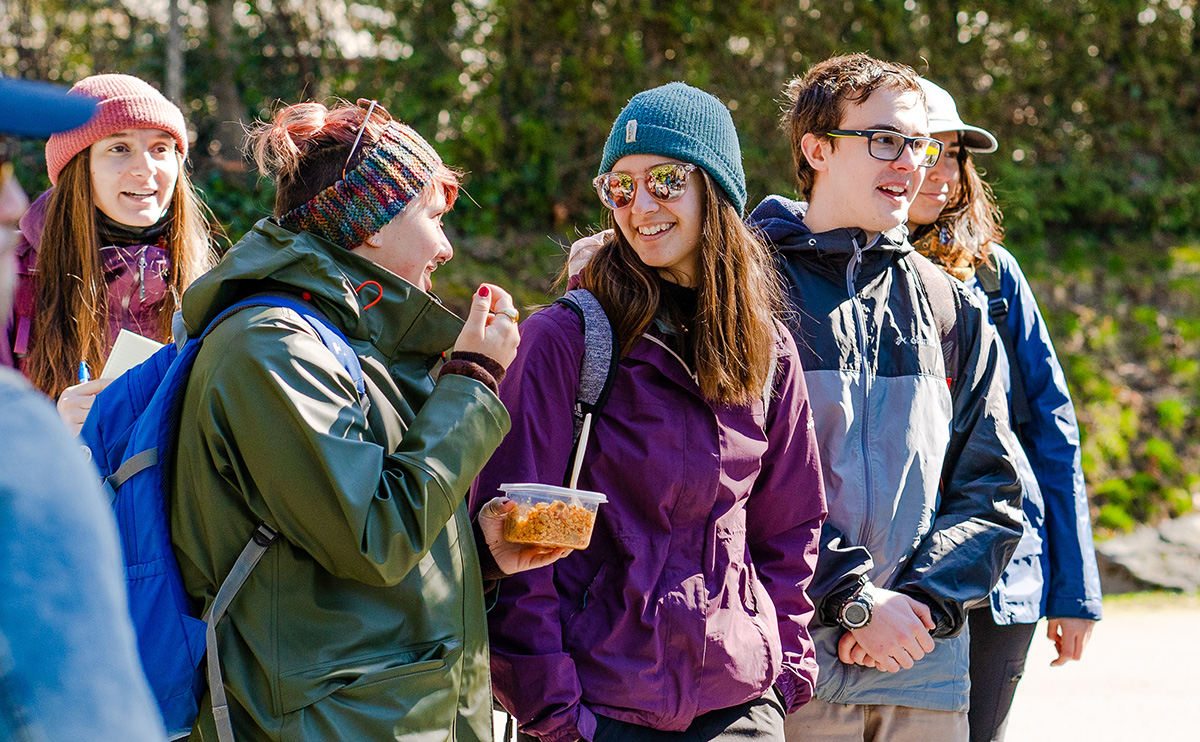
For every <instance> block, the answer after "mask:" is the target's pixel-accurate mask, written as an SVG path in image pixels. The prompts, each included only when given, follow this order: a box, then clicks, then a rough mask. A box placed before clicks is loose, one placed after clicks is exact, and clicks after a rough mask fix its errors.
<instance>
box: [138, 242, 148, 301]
mask: <svg viewBox="0 0 1200 742" xmlns="http://www.w3.org/2000/svg"><path fill="white" fill-rule="evenodd" d="M138 283H139V284H141V285H140V287H139V288H138V299H139V300H141V301H146V248H145V247H144V246H143V247H142V251H141V252H140V253H138Z"/></svg>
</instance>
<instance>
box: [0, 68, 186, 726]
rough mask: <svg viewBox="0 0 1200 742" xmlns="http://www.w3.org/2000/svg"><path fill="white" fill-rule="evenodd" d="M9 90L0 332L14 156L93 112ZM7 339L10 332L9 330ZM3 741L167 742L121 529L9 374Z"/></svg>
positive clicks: (8, 288)
mask: <svg viewBox="0 0 1200 742" xmlns="http://www.w3.org/2000/svg"><path fill="white" fill-rule="evenodd" d="M65 92H66V91H65V89H64V88H59V87H57V86H53V85H47V84H44V83H34V82H28V81H24V80H13V79H8V78H0V320H3V319H7V318H8V315H9V309H10V306H11V302H12V294H13V283H14V280H15V274H14V271H15V264H14V260H13V250H14V249H15V247H16V244H17V232H16V230H17V222H18V220H19V219H20V218H21V215H22V214H23V213H24V212H25V209H26V207H27V206H28V205H29V201H28V200H27V199H26V197H25V193H24V192H23V191H22V190H21V187H20V186H19V185H18V184H17V181H16V179H15V178H13V177H12V170H13V169H12V161H13V157H14V155H15V151H16V147H15V145H16V142H15V141H14V140H13V139H11V138H9V137H10V136H26V137H38V138H42V137H46V136H48V135H50V134H53V133H55V132H59V131H65V130H68V129H72V128H74V127H76V126H79V125H80V124H83V123H84V122H85V121H87V120H88V118H89V117H90V116H91V115H92V112H93V110H94V109H95V102H94V101H91V100H90V99H87V98H83V97H81V96H67V95H66V94H65ZM0 329H2V328H0ZM0 442H2V444H0V524H3V525H2V526H0V596H3V598H2V599H0V740H10V739H11V740H33V739H45V740H67V739H87V740H99V741H101V742H151V741H153V740H162V739H164V738H165V732H164V730H163V726H162V722H161V721H160V719H159V716H158V709H157V708H155V705H154V699H153V698H152V697H151V695H150V689H149V687H148V686H147V685H146V677H145V675H144V674H143V673H142V665H141V661H140V660H139V659H138V655H137V648H136V646H135V643H134V635H133V625H132V624H131V622H130V619H129V608H128V607H127V604H126V596H125V579H124V570H123V567H122V564H121V550H120V545H119V544H118V542H117V533H116V524H115V523H114V521H113V515H112V510H111V509H110V508H109V505H108V501H107V499H106V498H105V497H104V495H102V494H101V492H100V483H99V477H98V476H97V475H96V470H95V469H94V468H93V467H92V466H91V465H90V464H89V463H88V462H87V461H86V460H85V458H84V455H83V453H82V452H81V451H80V448H79V445H78V444H77V442H76V441H75V440H74V439H73V438H72V437H71V436H70V435H69V434H68V433H67V431H66V429H65V428H64V427H63V425H62V423H61V422H60V421H59V418H58V413H57V412H55V410H54V406H53V405H52V404H51V403H50V401H49V400H48V399H46V398H45V397H44V396H43V395H41V394H40V393H38V392H36V391H34V390H33V388H32V387H30V386H29V384H28V383H27V382H26V381H25V379H24V378H23V377H21V376H20V374H18V373H17V372H16V371H14V370H12V369H9V368H3V367H0Z"/></svg>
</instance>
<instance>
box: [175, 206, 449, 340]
mask: <svg viewBox="0 0 1200 742" xmlns="http://www.w3.org/2000/svg"><path fill="white" fill-rule="evenodd" d="M368 282H374V284H377V285H378V287H379V288H380V289H382V293H381V294H379V300H378V301H377V302H376V295H377V289H376V286H375V285H372V284H370V283H368ZM360 287H361V288H362V292H361V294H360V293H359V292H358V291H357V290H356V289H357V288H360ZM263 291H286V292H289V293H293V294H296V295H301V294H303V293H306V292H307V293H308V294H309V295H310V296H311V299H309V300H310V301H311V302H312V304H313V305H314V306H316V307H317V309H319V310H320V311H321V312H322V313H323V314H325V316H326V317H328V318H329V319H330V320H331V321H332V322H333V323H334V324H336V325H337V326H338V327H339V328H341V330H342V332H344V333H345V334H346V336H347V337H348V338H350V339H352V340H359V341H364V342H368V343H370V344H371V345H374V346H375V347H376V348H378V349H379V351H380V352H381V353H383V355H384V356H385V357H387V358H393V357H394V356H395V355H396V354H398V353H401V352H412V353H420V354H423V355H428V356H434V355H439V354H441V353H443V352H444V351H446V350H447V349H449V348H450V347H451V346H452V345H453V344H454V341H455V340H456V339H457V337H458V333H459V332H460V331H461V329H462V326H463V321H462V320H461V319H459V318H458V317H457V316H455V315H454V314H453V313H452V312H450V311H449V310H448V309H446V308H445V307H443V306H442V305H441V303H440V302H438V300H437V299H436V298H434V297H433V296H431V295H429V294H427V293H425V292H424V291H421V290H420V289H418V288H417V287H416V286H413V285H412V284H411V283H409V282H408V281H405V280H404V279H403V278H401V277H400V276H397V275H396V274H395V273H392V272H391V271H389V270H387V269H385V268H383V267H381V266H379V265H377V264H375V263H373V262H371V261H370V260H367V259H366V258H363V257H360V256H358V255H355V254H354V253H352V252H350V251H349V250H345V249H343V248H341V247H338V246H337V245H334V244H333V243H331V242H329V241H327V240H324V239H322V238H320V237H317V236H316V235H313V234H310V233H308V232H293V231H291V230H289V229H287V228H285V227H283V226H280V225H279V223H277V222H276V221H275V220H274V219H263V220H262V221H260V222H258V224H255V225H254V228H253V229H251V230H250V232H248V233H247V234H246V236H245V237H243V238H242V239H241V240H240V241H239V242H238V243H237V244H236V245H234V246H233V247H232V248H230V250H229V252H228V253H226V254H225V257H223V258H222V259H221V262H220V263H218V264H217V266H216V267H215V268H213V269H212V270H211V271H209V272H208V273H207V274H205V275H204V276H201V277H200V278H199V279H197V280H196V282H195V283H193V284H192V286H191V287H190V288H189V289H188V290H187V291H186V292H185V293H184V295H183V321H184V326H185V328H186V331H187V335H188V337H197V336H199V335H200V334H201V333H202V332H203V331H204V328H205V327H207V326H208V324H209V323H210V322H211V321H212V320H213V319H215V318H216V317H217V315H218V314H220V313H221V311H223V310H224V309H225V308H227V307H229V306H230V305H232V304H233V303H234V302H236V301H238V300H240V299H242V298H245V297H247V296H250V295H251V294H254V293H259V292H263ZM372 302H374V304H372ZM368 305H370V306H368Z"/></svg>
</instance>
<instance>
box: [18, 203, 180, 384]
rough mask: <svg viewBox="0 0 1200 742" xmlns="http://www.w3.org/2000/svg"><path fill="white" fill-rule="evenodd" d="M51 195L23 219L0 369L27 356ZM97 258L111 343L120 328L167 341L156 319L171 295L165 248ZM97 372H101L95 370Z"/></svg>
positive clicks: (118, 250) (107, 251)
mask: <svg viewBox="0 0 1200 742" xmlns="http://www.w3.org/2000/svg"><path fill="white" fill-rule="evenodd" d="M53 192H54V189H50V190H48V191H46V192H45V193H43V194H42V195H41V196H39V197H38V198H37V200H36V201H34V202H33V204H32V205H30V207H29V210H28V211H26V212H25V215H24V216H22V217H21V224H20V226H21V239H20V242H18V243H17V248H16V257H17V286H16V294H15V295H14V297H13V308H12V316H11V317H4V316H3V315H0V323H2V322H5V321H7V325H5V327H6V332H5V333H4V334H3V336H2V337H0V366H17V367H19V366H20V365H21V364H20V359H22V358H23V357H24V356H25V354H26V353H28V352H29V336H30V331H31V330H32V328H33V315H34V310H35V306H36V304H37V284H36V279H37V272H38V271H37V260H38V243H39V242H40V241H41V237H42V230H43V228H44V227H45V224H46V208H47V206H48V204H49V202H50V194H51V193H53ZM100 259H101V261H102V262H101V270H102V271H103V273H104V280H105V282H106V283H107V284H108V330H109V338H108V339H109V342H110V343H111V342H112V341H114V340H116V339H117V333H118V332H120V330H121V329H122V328H124V329H126V330H129V331H130V332H136V333H137V334H139V335H145V336H146V337H149V338H153V339H155V340H165V339H166V338H162V337H159V332H160V330H159V322H158V318H159V311H160V307H161V305H162V302H163V301H164V300H166V299H168V298H169V296H170V290H169V288H168V286H167V279H166V276H168V275H169V274H170V272H171V262H170V258H169V257H168V256H167V253H166V250H164V249H163V248H161V247H158V246H157V245H134V246H131V247H112V246H110V247H102V248H100ZM172 309H174V307H173V306H172ZM95 371H96V372H97V373H99V369H95Z"/></svg>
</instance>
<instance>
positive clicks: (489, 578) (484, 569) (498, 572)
mask: <svg viewBox="0 0 1200 742" xmlns="http://www.w3.org/2000/svg"><path fill="white" fill-rule="evenodd" d="M471 533H473V534H474V535H475V551H477V552H479V571H480V572H481V573H482V574H483V581H484V583H485V584H484V588H485V590H484V592H487V591H488V590H490V589H491V587H492V586H491V585H488V584H486V583H488V582H493V581H495V580H499V579H501V578H503V577H507V575H506V574H505V573H504V570H502V569H500V565H498V564H496V557H494V556H492V550H491V548H490V547H489V546H488V545H487V541H486V540H484V538H483V529H482V528H480V527H479V521H478V520H474V521H471Z"/></svg>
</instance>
